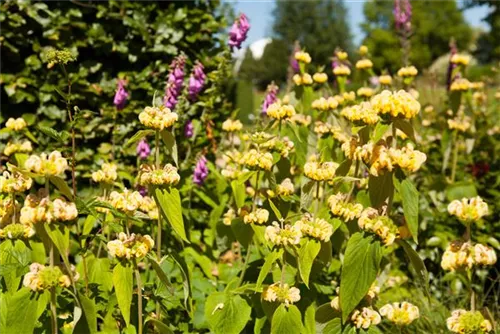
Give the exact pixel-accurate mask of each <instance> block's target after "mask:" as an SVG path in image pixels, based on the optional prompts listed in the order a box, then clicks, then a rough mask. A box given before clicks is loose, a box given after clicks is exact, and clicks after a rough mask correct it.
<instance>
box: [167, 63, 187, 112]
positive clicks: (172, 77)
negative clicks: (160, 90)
mask: <svg viewBox="0 0 500 334" xmlns="http://www.w3.org/2000/svg"><path fill="white" fill-rule="evenodd" d="M185 64H186V58H185V57H184V56H183V55H180V56H178V57H176V58H175V59H174V60H173V61H172V63H171V64H170V73H169V74H168V80H167V86H166V88H165V96H164V97H163V104H164V105H165V107H167V108H169V109H170V110H174V108H175V106H176V105H177V102H178V100H177V99H178V98H179V95H180V94H181V91H182V85H183V83H184V65H185Z"/></svg>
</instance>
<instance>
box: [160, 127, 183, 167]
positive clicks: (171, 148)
mask: <svg viewBox="0 0 500 334" xmlns="http://www.w3.org/2000/svg"><path fill="white" fill-rule="evenodd" d="M160 134H161V138H162V139H163V142H164V143H165V146H166V147H167V151H168V153H169V154H170V156H171V157H172V159H173V160H174V162H175V165H176V166H179V158H178V156H179V154H178V152H177V142H176V141H175V136H174V133H173V130H172V131H168V130H163V131H162V132H160Z"/></svg>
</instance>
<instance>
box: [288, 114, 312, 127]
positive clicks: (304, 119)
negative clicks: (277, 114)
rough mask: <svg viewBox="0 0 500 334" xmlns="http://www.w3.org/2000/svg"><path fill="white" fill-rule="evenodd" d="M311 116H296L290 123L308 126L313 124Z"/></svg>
mask: <svg viewBox="0 0 500 334" xmlns="http://www.w3.org/2000/svg"><path fill="white" fill-rule="evenodd" d="M311 119H312V118H311V116H309V115H304V114H295V115H293V116H292V118H290V121H291V122H292V123H294V124H302V125H305V126H308V125H309V124H311Z"/></svg>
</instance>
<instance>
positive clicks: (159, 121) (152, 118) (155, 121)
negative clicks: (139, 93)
mask: <svg viewBox="0 0 500 334" xmlns="http://www.w3.org/2000/svg"><path fill="white" fill-rule="evenodd" d="M178 118H179V116H178V115H177V113H175V112H172V111H171V110H170V109H169V108H167V107H165V106H163V105H162V106H159V107H146V108H144V111H143V112H141V113H140V114H139V121H140V122H141V123H142V124H143V125H144V126H146V127H148V128H151V129H154V130H163V129H165V128H168V127H171V126H172V125H174V123H175V122H177V119H178Z"/></svg>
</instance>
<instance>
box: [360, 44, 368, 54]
mask: <svg viewBox="0 0 500 334" xmlns="http://www.w3.org/2000/svg"><path fill="white" fill-rule="evenodd" d="M367 53H368V47H367V46H366V45H361V46H360V47H359V54H360V55H362V56H364V55H366V54H367Z"/></svg>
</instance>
